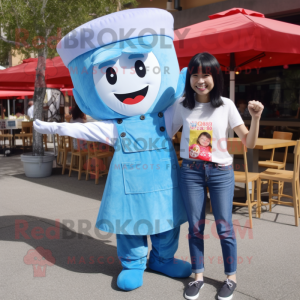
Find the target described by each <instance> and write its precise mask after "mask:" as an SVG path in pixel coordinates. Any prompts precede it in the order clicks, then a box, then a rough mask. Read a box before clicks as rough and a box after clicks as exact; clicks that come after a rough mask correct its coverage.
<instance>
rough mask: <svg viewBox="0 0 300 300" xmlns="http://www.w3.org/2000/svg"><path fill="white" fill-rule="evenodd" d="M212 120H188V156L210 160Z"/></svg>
mask: <svg viewBox="0 0 300 300" xmlns="http://www.w3.org/2000/svg"><path fill="white" fill-rule="evenodd" d="M212 134H213V132H212V122H202V121H190V138H189V158H191V159H201V160H205V161H212Z"/></svg>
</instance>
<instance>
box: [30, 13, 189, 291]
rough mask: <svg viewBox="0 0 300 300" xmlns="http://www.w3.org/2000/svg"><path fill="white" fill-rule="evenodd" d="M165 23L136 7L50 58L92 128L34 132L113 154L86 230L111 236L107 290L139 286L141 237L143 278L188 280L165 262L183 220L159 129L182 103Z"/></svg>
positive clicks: (81, 30)
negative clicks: (109, 148) (63, 71)
mask: <svg viewBox="0 0 300 300" xmlns="http://www.w3.org/2000/svg"><path fill="white" fill-rule="evenodd" d="M173 22H174V20H173V17H172V15H171V14H170V13H168V12H167V11H165V10H161V9H153V8H140V9H130V10H124V11H121V12H116V13H113V14H110V15H107V16H103V17H100V18H98V19H95V20H93V21H90V22H88V23H86V24H84V25H82V26H80V27H78V28H77V29H75V30H74V31H72V32H70V33H69V34H68V35H67V36H65V37H64V38H63V39H62V40H61V41H60V43H59V44H58V46H57V51H58V53H59V54H60V56H61V58H62V60H63V62H64V63H65V65H66V66H67V67H68V68H69V71H70V74H71V77H72V81H73V84H74V89H73V94H74V96H75V100H76V103H77V104H78V106H79V107H80V109H81V110H82V111H83V112H84V113H86V114H88V115H90V116H92V117H93V118H94V119H96V120H102V121H101V122H95V123H87V124H79V123H77V124H76V123H75V124H67V123H61V124H58V123H51V124H49V123H45V122H40V121H36V122H35V124H34V126H35V129H36V130H37V131H39V132H41V133H58V134H60V135H69V136H73V137H75V138H82V139H86V140H90V141H99V142H104V143H107V144H109V145H113V146H114V148H115V153H114V156H113V160H112V162H111V165H110V170H109V174H108V178H107V182H106V186H105V190H104V194H103V197H102V202H101V206H100V210H99V214H98V218H97V222H96V227H97V228H99V229H100V230H102V231H106V232H112V233H115V234H116V237H117V252H118V257H119V259H120V261H121V264H122V266H123V270H122V272H121V273H120V274H119V276H118V280H117V284H118V286H119V288H121V289H123V290H127V291H128V290H133V289H136V288H138V287H140V286H141V285H142V284H143V273H144V270H145V268H146V262H147V253H148V246H147V235H150V237H151V242H152V250H151V252H150V257H149V264H148V267H149V268H150V269H152V270H154V271H157V272H160V273H163V274H165V275H168V276H170V277H178V278H182V277H188V276H190V275H191V273H192V271H191V265H190V264H189V263H188V262H184V261H181V260H177V259H175V258H174V254H175V252H176V251H177V248H178V238H179V229H180V225H181V224H183V223H185V222H186V221H187V217H186V213H185V208H184V204H183V201H182V198H181V194H180V190H179V183H178V180H179V165H178V161H177V157H176V153H175V151H174V148H173V145H172V141H171V138H170V137H169V135H168V132H170V130H169V129H168V128H166V125H167V123H172V122H166V119H165V112H166V110H167V108H168V107H170V106H171V105H172V104H174V103H175V101H176V99H178V98H179V97H180V96H181V95H182V94H183V90H184V84H185V75H186V73H185V72H181V73H180V71H179V65H178V61H177V57H176V53H175V50H174V46H173V35H174V33H173ZM128 36H129V37H128ZM167 121H168V120H167ZM169 134H170V133H169Z"/></svg>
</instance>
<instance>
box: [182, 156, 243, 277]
mask: <svg viewBox="0 0 300 300" xmlns="http://www.w3.org/2000/svg"><path fill="white" fill-rule="evenodd" d="M207 187H208V188H209V194H210V198H211V205H212V210H213V214H214V217H215V222H216V227H217V232H218V236H219V238H220V242H221V247H222V253H223V261H224V268H225V274H226V275H233V274H235V273H236V268H237V245H236V237H235V232H234V229H233V225H232V202H233V193H234V172H233V167H232V165H230V166H221V165H218V164H215V163H213V162H204V161H191V160H186V159H184V160H183V162H182V166H181V171H180V190H181V194H182V197H183V200H184V205H185V209H186V212H187V216H188V222H189V246H190V255H191V262H192V271H193V272H194V273H202V272H203V271H204V241H203V233H204V227H205V206H206V199H207V192H206V188H207Z"/></svg>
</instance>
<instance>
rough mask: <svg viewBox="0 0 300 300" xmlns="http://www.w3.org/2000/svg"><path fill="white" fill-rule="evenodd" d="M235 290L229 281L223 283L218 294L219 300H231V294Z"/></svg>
mask: <svg viewBox="0 0 300 300" xmlns="http://www.w3.org/2000/svg"><path fill="white" fill-rule="evenodd" d="M235 288H236V283H235V282H234V281H232V280H230V279H227V280H225V281H224V285H223V286H222V287H221V289H220V291H219V293H218V299H219V300H230V299H232V296H233V292H234V290H235Z"/></svg>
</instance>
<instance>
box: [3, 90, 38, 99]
mask: <svg viewBox="0 0 300 300" xmlns="http://www.w3.org/2000/svg"><path fill="white" fill-rule="evenodd" d="M33 93H34V91H20V90H10V91H6V90H0V99H8V98H18V99H24V98H25V96H27V97H33Z"/></svg>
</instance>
